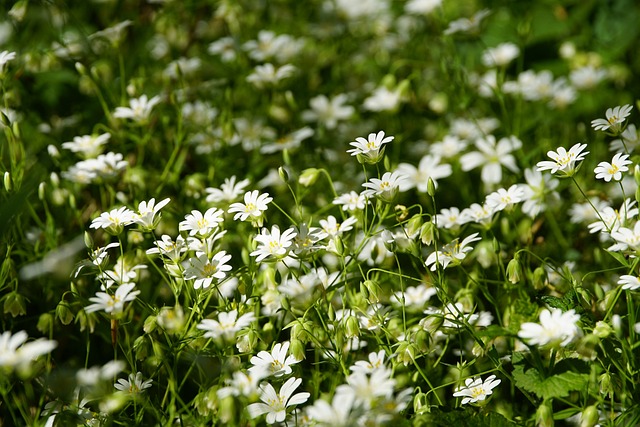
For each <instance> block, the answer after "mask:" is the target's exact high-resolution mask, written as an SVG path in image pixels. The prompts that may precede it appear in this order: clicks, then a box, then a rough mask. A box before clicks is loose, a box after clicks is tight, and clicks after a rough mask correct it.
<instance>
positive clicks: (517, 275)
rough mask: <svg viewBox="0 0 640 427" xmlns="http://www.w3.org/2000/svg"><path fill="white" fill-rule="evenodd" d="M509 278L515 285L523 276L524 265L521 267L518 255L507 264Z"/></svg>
mask: <svg viewBox="0 0 640 427" xmlns="http://www.w3.org/2000/svg"><path fill="white" fill-rule="evenodd" d="M506 273H507V280H509V281H510V282H511V283H513V284H514V285H515V284H516V283H518V282H519V281H520V279H521V278H522V267H520V262H519V261H518V258H517V256H516V257H515V258H513V259H512V260H511V261H509V264H507V272H506Z"/></svg>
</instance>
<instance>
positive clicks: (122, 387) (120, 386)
mask: <svg viewBox="0 0 640 427" xmlns="http://www.w3.org/2000/svg"><path fill="white" fill-rule="evenodd" d="M152 383H153V380H152V379H148V380H143V379H142V372H137V373H135V374H129V378H128V379H126V380H125V379H122V378H120V379H119V380H118V382H116V383H115V384H114V385H113V386H114V387H115V388H116V389H117V390H119V391H120V392H123V393H125V394H129V395H132V396H134V395H137V394H140V393H142V392H143V391H144V390H146V389H148V388H149V387H151V385H152Z"/></svg>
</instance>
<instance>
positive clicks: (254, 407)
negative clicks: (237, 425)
mask: <svg viewBox="0 0 640 427" xmlns="http://www.w3.org/2000/svg"><path fill="white" fill-rule="evenodd" d="M301 383H302V379H300V378H289V379H288V380H287V381H286V382H285V383H284V384H282V387H281V388H280V391H279V392H278V393H276V391H275V389H274V388H273V386H272V385H271V384H267V385H265V386H264V387H260V389H261V391H262V394H261V395H260V400H262V402H264V403H252V404H251V405H249V406H247V411H248V412H249V416H250V417H251V418H256V417H259V416H260V415H262V414H267V424H273V423H276V422H277V423H281V422H283V421H284V419H285V418H286V416H287V408H288V407H290V406H294V405H299V404H301V403H304V402H306V401H307V399H309V396H311V394H310V393H307V392H303V393H296V394H293V392H294V391H295V390H296V389H297V388H298V387H299V386H300V384H301Z"/></svg>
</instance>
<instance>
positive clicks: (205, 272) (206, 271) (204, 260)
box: [184, 251, 231, 289]
mask: <svg viewBox="0 0 640 427" xmlns="http://www.w3.org/2000/svg"><path fill="white" fill-rule="evenodd" d="M230 259H231V255H227V253H226V252H225V251H220V252H218V253H217V254H215V255H214V256H213V257H212V258H211V259H209V256H208V255H207V254H204V253H203V254H201V255H199V256H198V257H197V258H189V264H191V265H190V266H189V267H187V268H186V269H185V270H184V278H185V279H186V280H195V281H194V282H193V287H194V288H195V289H200V288H204V289H206V288H208V287H209V286H211V283H213V280H214V279H217V280H218V281H220V280H222V279H224V278H225V277H227V271H230V270H231V266H230V265H227V262H228V261H229V260H230Z"/></svg>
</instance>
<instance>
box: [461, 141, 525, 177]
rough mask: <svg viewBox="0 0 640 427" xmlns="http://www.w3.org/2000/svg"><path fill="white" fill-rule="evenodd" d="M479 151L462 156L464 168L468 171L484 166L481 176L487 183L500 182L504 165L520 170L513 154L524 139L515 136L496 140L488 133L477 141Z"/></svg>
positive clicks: (515, 170) (513, 169) (513, 170)
mask: <svg viewBox="0 0 640 427" xmlns="http://www.w3.org/2000/svg"><path fill="white" fill-rule="evenodd" d="M474 144H475V146H476V148H477V149H478V151H472V152H469V153H466V154H464V155H463V156H462V157H460V165H461V167H462V170H463V171H465V172H467V171H470V170H472V169H475V168H477V167H480V166H481V167H482V171H481V173H480V177H481V179H482V182H483V183H485V185H493V184H498V183H499V182H500V181H502V167H503V166H504V167H506V168H507V169H509V170H510V171H512V172H518V171H519V168H518V165H517V163H516V159H515V157H514V156H513V154H511V153H512V152H513V151H515V150H517V149H519V148H520V147H522V141H520V140H519V139H518V138H516V137H515V136H511V137H508V138H501V139H500V141H497V142H496V138H495V137H494V136H493V135H487V136H486V137H484V138H479V139H477V140H476V141H475V143H474Z"/></svg>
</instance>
